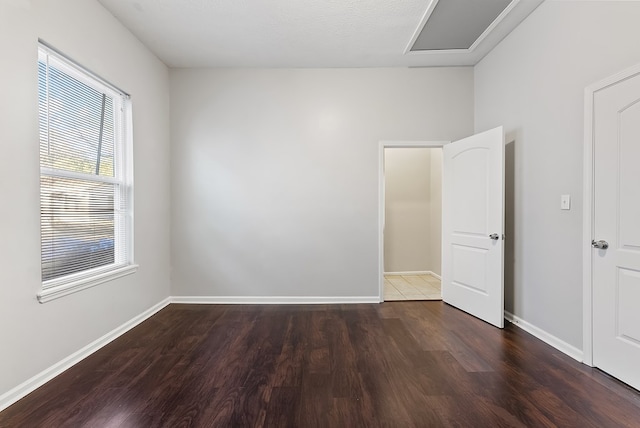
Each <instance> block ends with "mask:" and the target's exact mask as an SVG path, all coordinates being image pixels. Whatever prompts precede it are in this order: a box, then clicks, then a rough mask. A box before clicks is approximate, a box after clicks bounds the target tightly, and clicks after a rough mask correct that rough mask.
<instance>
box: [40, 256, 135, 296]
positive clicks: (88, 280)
mask: <svg viewBox="0 0 640 428" xmlns="http://www.w3.org/2000/svg"><path fill="white" fill-rule="evenodd" d="M99 269H103V268H99ZM137 270H138V265H127V266H124V267H119V268H116V269H113V268H112V267H110V268H109V270H107V271H106V272H101V273H95V272H96V271H95V270H90V271H85V272H82V274H83V275H81V277H80V278H79V279H77V280H75V281H73V282H66V281H68V280H69V278H68V277H65V278H63V279H64V280H65V281H62V282H61V284H60V285H55V286H51V285H50V286H48V288H45V289H43V290H41V291H40V292H39V293H38V302H40V303H46V302H50V301H51V300H54V299H57V298H60V297H63V296H67V295H69V294H72V293H77V292H78V291H81V290H84V289H87V288H91V287H95V286H96V285H100V284H103V283H105V282H108V281H113V280H114V279H117V278H122V277H123V276H127V275H131V274H132V273H135V272H136V271H137ZM87 274H90V276H87ZM51 282H55V280H52V281H51ZM51 282H47V284H50V283H51Z"/></svg>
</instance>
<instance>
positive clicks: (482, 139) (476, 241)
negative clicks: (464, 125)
mask: <svg viewBox="0 0 640 428" xmlns="http://www.w3.org/2000/svg"><path fill="white" fill-rule="evenodd" d="M503 230H504V133H503V130H502V127H500V128H495V129H492V130H490V131H487V132H483V133H481V134H477V135H474V136H471V137H469V138H465V139H463V140H460V141H456V142H453V143H451V144H447V145H445V146H444V147H443V194H442V299H443V300H444V301H445V302H447V303H449V304H451V305H453V306H456V307H458V308H460V309H462V310H463V311H465V312H468V313H470V314H472V315H474V316H476V317H478V318H480V319H482V320H484V321H487V322H489V323H491V324H494V325H496V326H498V327H500V328H502V327H503V326H504V288H503ZM491 234H496V236H497V237H498V239H495V240H494V239H491V238H490V236H489V235H491Z"/></svg>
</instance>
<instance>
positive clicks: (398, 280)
mask: <svg viewBox="0 0 640 428" xmlns="http://www.w3.org/2000/svg"><path fill="white" fill-rule="evenodd" d="M441 299H442V291H441V288H440V279H438V278H436V277H435V276H433V275H430V274H425V275H390V274H385V275H384V300H385V301H398V300H441Z"/></svg>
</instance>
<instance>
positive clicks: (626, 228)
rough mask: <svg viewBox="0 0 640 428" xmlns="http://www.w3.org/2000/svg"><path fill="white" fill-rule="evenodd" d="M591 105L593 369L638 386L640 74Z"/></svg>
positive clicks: (596, 95)
mask: <svg viewBox="0 0 640 428" xmlns="http://www.w3.org/2000/svg"><path fill="white" fill-rule="evenodd" d="M593 103H594V104H593V109H594V110H593V115H594V116H593V145H594V146H593V147H594V153H593V154H594V157H593V159H594V174H593V177H594V182H593V185H594V195H593V196H594V212H593V215H594V217H593V226H594V229H593V239H594V240H596V241H601V242H594V248H593V249H592V253H591V257H592V269H593V271H592V281H593V283H592V290H593V293H592V296H593V300H592V302H593V303H592V304H593V317H592V322H593V364H594V365H595V366H596V367H599V368H601V369H603V370H605V371H606V372H608V373H610V374H611V375H613V376H615V377H617V378H619V379H621V380H623V381H624V382H626V383H628V384H629V385H631V386H633V387H634V388H637V389H640V75H638V74H636V75H635V76H631V77H630V78H627V79H624V80H621V81H619V82H618V83H615V84H613V85H610V86H608V87H606V88H604V89H601V90H600V91H598V92H596V93H594V97H593ZM605 242H606V243H607V244H608V248H604V247H605V246H606V245H605ZM598 247H600V248H598Z"/></svg>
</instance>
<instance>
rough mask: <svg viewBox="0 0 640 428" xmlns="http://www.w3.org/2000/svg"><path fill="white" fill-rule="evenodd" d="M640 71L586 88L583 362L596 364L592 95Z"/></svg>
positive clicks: (624, 72) (638, 68)
mask: <svg viewBox="0 0 640 428" xmlns="http://www.w3.org/2000/svg"><path fill="white" fill-rule="evenodd" d="M637 74H640V64H637V65H635V66H633V67H630V68H627V69H625V70H622V71H621V72H619V73H616V74H614V75H612V76H609V77H607V78H605V79H603V80H601V81H599V82H596V83H594V84H592V85H589V86H587V87H586V88H585V90H584V165H583V184H582V185H583V200H584V202H583V210H582V318H583V323H582V341H583V342H582V343H583V344H582V348H583V349H582V352H583V354H584V363H585V364H587V365H589V366H593V297H592V296H593V280H592V259H591V255H592V248H591V240H592V239H594V237H593V226H594V224H593V218H594V217H593V211H594V209H595V206H594V198H593V191H594V190H593V184H594V183H593V179H594V177H593V169H594V164H593V150H594V145H593V115H594V111H593V108H594V106H593V98H594V96H595V93H596V92H598V91H600V90H602V89H605V88H607V87H609V86H611V85H615V84H616V83H618V82H621V81H623V80H626V79H629V78H631V77H633V76H635V75H637Z"/></svg>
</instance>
